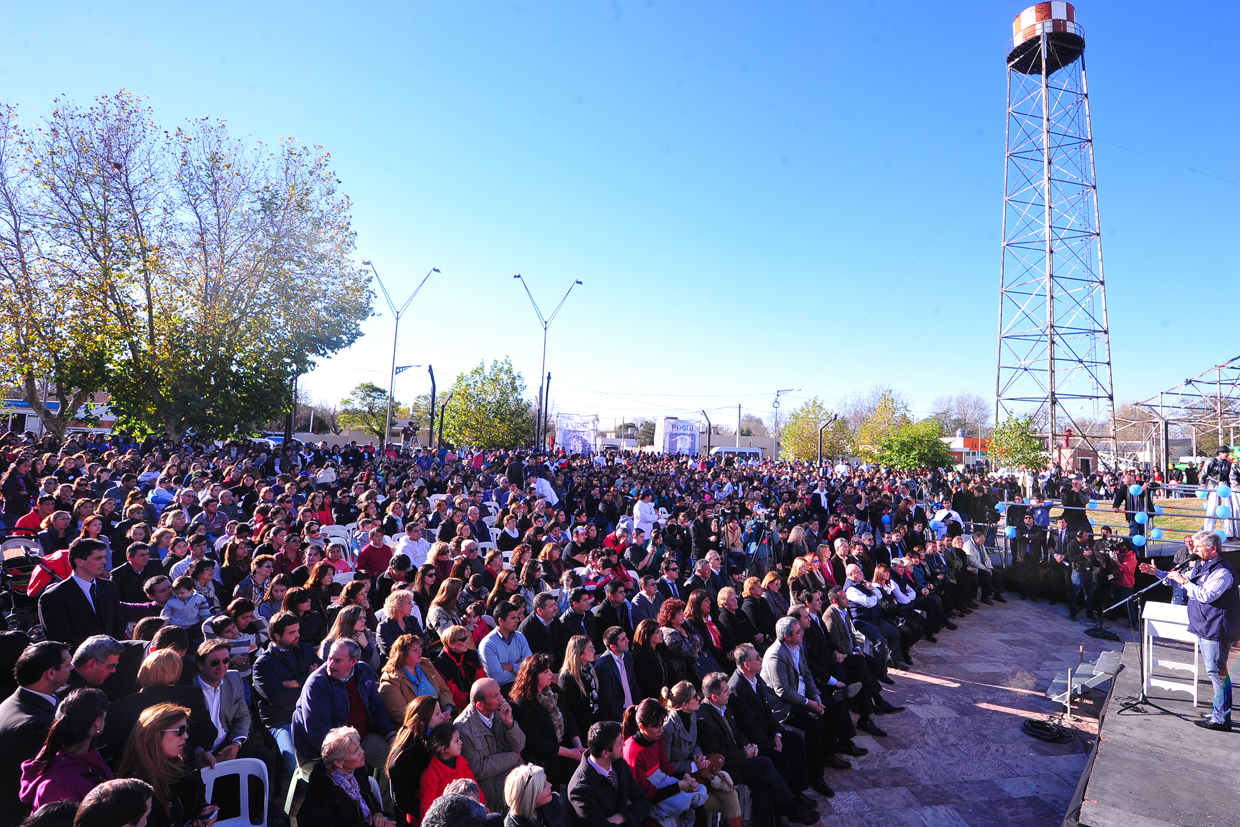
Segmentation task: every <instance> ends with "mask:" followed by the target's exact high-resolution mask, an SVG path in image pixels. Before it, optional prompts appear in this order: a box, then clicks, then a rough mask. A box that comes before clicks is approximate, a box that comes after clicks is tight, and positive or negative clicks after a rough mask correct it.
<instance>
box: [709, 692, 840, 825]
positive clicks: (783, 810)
mask: <svg viewBox="0 0 1240 827" xmlns="http://www.w3.org/2000/svg"><path fill="white" fill-rule="evenodd" d="M702 694H703V695H704V696H705V699H704V700H703V701H702V705H701V706H700V707H699V708H698V712H697V722H698V739H697V743H698V747H700V748H701V750H702V753H703V754H704V755H716V754H717V755H722V756H723V768H724V769H725V770H727V771H728V774H729V775H731V776H732V780H733V781H735V782H737V783H739V784H744V785H746V786H747V787H749V793H750V795H752V796H753V823H754V827H775V824H776V814H779V815H783V816H786V817H787V819H788V820H789V821H792V822H795V823H797V824H816V823H817V822H818V819H819V818H820V817H821V815H820V813H819V812H818V811H817V810H811V809H807V808H806V807H805V805H804V804H802V803H800V801H799V800H798V799H797V797H796V796H797V794H795V793H793V792H792V789H791V788H790V787H789V786H788V782H787V781H786V780H785V779H784V778H783V777H782V776H780V774H779V772H778V771H777V770H776V769H775V765H774V764H773V763H771V759H769V758H766V757H764V756H762V755H759V754H758V745H757V744H750V743H742V742H744V741H747V739H746V738H745V735H744V732H743V731H742V730H741V728H740V727H739V726H738V725H737V723H736V718H735V716H733V714H732V712H731V710H729V709H728V700H729V698H731V695H732V690H731V689H730V688H729V687H728V676H727V675H725V674H723V673H722V672H712V673H710V674H709V675H707V676H706V677H705V678H703V679H702ZM801 795H804V793H801ZM801 800H807V799H801Z"/></svg>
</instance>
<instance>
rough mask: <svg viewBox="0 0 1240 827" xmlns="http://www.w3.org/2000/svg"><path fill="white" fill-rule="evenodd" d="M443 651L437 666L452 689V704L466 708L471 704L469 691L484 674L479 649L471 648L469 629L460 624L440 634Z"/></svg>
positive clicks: (437, 659)
mask: <svg viewBox="0 0 1240 827" xmlns="http://www.w3.org/2000/svg"><path fill="white" fill-rule="evenodd" d="M439 639H440V641H441V643H442V645H443V649H442V651H441V652H440V653H439V655H438V657H436V658H435V668H436V669H438V670H439V674H440V676H441V677H442V678H443V679H444V682H445V683H447V685H448V689H450V690H451V691H452V706H453V708H455V709H464V708H465V707H466V706H468V705H469V691H470V689H471V688H472V687H473V685H474V681H476V680H478V678H480V677H482V676H483V673H482V661H481V660H479V659H478V651H477V650H476V649H471V648H470V647H469V644H470V636H469V630H468V629H466V628H465V627H464V626H461V625H460V624H456V625H453V626H449V627H448V628H446V629H444V630H443V633H442V634H441V635H440V636H439Z"/></svg>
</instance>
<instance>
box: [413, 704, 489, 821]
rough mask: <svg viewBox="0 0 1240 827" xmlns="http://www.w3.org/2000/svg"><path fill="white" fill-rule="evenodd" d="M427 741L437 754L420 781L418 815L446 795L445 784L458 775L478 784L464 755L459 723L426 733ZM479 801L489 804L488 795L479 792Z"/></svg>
mask: <svg viewBox="0 0 1240 827" xmlns="http://www.w3.org/2000/svg"><path fill="white" fill-rule="evenodd" d="M426 743H427V746H429V747H430V749H431V752H433V753H434V757H433V758H431V762H430V763H429V764H427V765H426V769H425V770H423V771H422V779H421V780H420V781H419V782H418V786H419V794H418V817H419V818H421V816H422V813H425V812H426V809H427V808H428V807H430V806H431V804H433V803H434V801H435V799H436V798H439V796H441V795H443V790H444V787H446V786H448V785H449V784H451V783H452V782H453V781H456V780H457V779H458V778H467V779H469V780H470V781H473V782H475V783H477V781H478V779H476V778H474V773H473V770H471V769H470V768H469V762H468V761H466V760H465V759H464V758H463V757H462V756H461V733H460V732H458V731H457V728H456V724H440V725H439V726H437V727H435V728H434V729H432V730H431V731H430V732H428V733H427V734H426ZM478 796H479V798H478V800H479V801H480V802H481V803H483V804H486V803H487V802H486V798H485V797H483V796H482V792H481V790H479V792H478Z"/></svg>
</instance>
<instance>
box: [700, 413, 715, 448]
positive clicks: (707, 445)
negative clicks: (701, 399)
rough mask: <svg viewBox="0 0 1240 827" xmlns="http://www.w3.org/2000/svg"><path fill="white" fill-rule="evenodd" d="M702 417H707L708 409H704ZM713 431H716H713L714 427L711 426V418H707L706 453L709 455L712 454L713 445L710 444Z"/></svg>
mask: <svg viewBox="0 0 1240 827" xmlns="http://www.w3.org/2000/svg"><path fill="white" fill-rule="evenodd" d="M702 416H706V409H705V408H703V409H702ZM712 430H714V429H713V427H712V426H711V424H710V417H709V416H706V453H707V454H709V453H710V445H711V443H710V437H711V431H712Z"/></svg>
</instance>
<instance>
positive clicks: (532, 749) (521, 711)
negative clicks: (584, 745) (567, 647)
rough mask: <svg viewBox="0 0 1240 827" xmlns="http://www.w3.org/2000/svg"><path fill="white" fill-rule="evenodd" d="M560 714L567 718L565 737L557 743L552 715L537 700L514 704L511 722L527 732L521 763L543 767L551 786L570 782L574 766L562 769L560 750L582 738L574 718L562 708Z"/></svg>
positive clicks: (565, 721) (565, 719)
mask: <svg viewBox="0 0 1240 827" xmlns="http://www.w3.org/2000/svg"><path fill="white" fill-rule="evenodd" d="M561 703H563V696H561ZM560 713H561V715H562V716H563V717H564V737H563V738H562V739H561V740H558V741H557V740H556V737H555V724H554V723H552V721H551V713H550V712H548V711H547V710H546V708H545V707H544V706H543V705H542V704H541V703H540V702H539V701H538V700H537V699H534V700H528V701H513V703H512V719H513V720H514V721H515V722H516V723H517V724H518V725H519V726H520V727H521V731H522V732H524V733H525V749H523V750H521V760H522V761H525V762H527V763H530V764H537V765H538V766H540V767H542V768H543V770H545V771H546V773H547V780H548V781H550V782H551V784H552V786H559V785H560V784H566V783H568V779H569V778H570V777H571V776H572V774H573V773H572V769H573V768H572V766H571V764H570V766H568V767H563V766H561V761H562V759H561V758H560V755H559V751H560V747H567V746H571V745H572V743H573V739H574V738H579V737H581V733H580V732H579V731H578V729H577V723H576V721H575V720H574V719H573V716H572V715H570V714H568V712H567V711H566V710H565V709H564V708H563V707H562V706H561V708H560ZM582 740H585V739H584V738H583V739H582Z"/></svg>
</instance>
